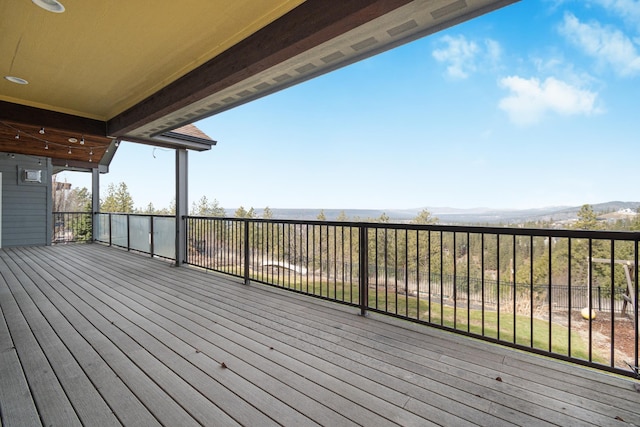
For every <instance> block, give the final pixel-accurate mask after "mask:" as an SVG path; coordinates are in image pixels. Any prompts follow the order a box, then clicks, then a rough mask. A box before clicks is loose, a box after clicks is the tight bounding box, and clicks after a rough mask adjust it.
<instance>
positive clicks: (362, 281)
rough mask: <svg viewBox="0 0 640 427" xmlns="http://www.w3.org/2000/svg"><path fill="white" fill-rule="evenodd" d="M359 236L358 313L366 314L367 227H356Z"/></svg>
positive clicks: (367, 284) (367, 293) (367, 303)
mask: <svg viewBox="0 0 640 427" xmlns="http://www.w3.org/2000/svg"><path fill="white" fill-rule="evenodd" d="M358 230H359V234H360V238H359V239H358V240H359V243H358V256H359V270H360V272H359V273H360V274H359V275H358V276H359V277H358V285H359V295H358V301H359V302H360V315H361V316H365V315H366V314H367V307H368V306H369V244H368V233H367V231H368V228H367V227H366V226H364V225H360V226H359V227H358Z"/></svg>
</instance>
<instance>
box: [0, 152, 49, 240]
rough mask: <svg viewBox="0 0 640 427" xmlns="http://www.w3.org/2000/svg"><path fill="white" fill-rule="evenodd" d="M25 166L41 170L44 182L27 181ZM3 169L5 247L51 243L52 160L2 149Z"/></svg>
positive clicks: (0, 169)
mask: <svg viewBox="0 0 640 427" xmlns="http://www.w3.org/2000/svg"><path fill="white" fill-rule="evenodd" d="M38 161H41V162H42V164H41V165H39V164H38ZM25 169H33V170H41V171H42V182H41V183H33V182H25V180H24V178H23V173H24V170H25ZM0 172H1V173H2V242H1V244H2V247H10V246H34V245H36V246H37V245H49V244H51V233H52V231H51V227H52V225H51V172H52V168H51V163H50V162H49V161H48V160H47V159H44V158H37V157H31V156H21V155H15V157H11V156H10V155H9V154H7V153H0Z"/></svg>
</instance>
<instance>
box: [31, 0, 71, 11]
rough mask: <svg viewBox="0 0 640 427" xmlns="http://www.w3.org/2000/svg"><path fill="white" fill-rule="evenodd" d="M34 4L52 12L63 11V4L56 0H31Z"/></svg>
mask: <svg viewBox="0 0 640 427" xmlns="http://www.w3.org/2000/svg"><path fill="white" fill-rule="evenodd" d="M31 1H32V2H33V4H35V5H36V6H40V7H41V8H43V9H44V10H46V11H49V12H53V13H62V12H64V6H63V5H62V3H60V2H59V1H58V0H31Z"/></svg>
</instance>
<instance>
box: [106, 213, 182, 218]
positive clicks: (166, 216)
mask: <svg viewBox="0 0 640 427" xmlns="http://www.w3.org/2000/svg"><path fill="white" fill-rule="evenodd" d="M94 214H96V215H120V216H141V217H142V216H148V217H153V218H175V215H166V214H147V213H127V212H94Z"/></svg>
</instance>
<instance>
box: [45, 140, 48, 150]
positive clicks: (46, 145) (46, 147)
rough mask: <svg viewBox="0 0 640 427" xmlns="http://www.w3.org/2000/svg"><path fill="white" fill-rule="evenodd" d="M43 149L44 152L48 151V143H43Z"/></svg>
mask: <svg viewBox="0 0 640 427" xmlns="http://www.w3.org/2000/svg"><path fill="white" fill-rule="evenodd" d="M44 149H45V150H48V149H49V143H48V142H46V141H45V143H44Z"/></svg>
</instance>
